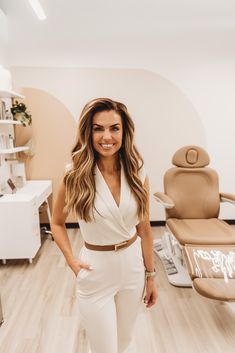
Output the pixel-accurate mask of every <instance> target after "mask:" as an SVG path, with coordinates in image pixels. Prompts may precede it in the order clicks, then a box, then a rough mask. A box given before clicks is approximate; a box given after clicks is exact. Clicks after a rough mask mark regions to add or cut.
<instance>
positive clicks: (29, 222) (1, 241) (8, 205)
mask: <svg viewBox="0 0 235 353" xmlns="http://www.w3.org/2000/svg"><path fill="white" fill-rule="evenodd" d="M51 192H52V182H51V181H50V180H31V181H27V182H26V185H25V186H24V187H23V188H21V189H19V190H17V192H16V194H12V195H4V196H2V197H0V259H1V260H3V262H4V263H5V262H6V260H7V259H25V258H26V259H29V261H30V262H32V259H33V258H34V256H35V255H36V253H37V251H38V250H39V248H40V246H41V237H40V223H39V206H40V205H41V203H43V202H44V201H47V198H48V196H49V195H50V194H51Z"/></svg>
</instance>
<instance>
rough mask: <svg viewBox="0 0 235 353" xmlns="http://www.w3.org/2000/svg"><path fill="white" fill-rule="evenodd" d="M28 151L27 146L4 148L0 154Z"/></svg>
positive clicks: (0, 150)
mask: <svg viewBox="0 0 235 353" xmlns="http://www.w3.org/2000/svg"><path fill="white" fill-rule="evenodd" d="M28 149H29V147H28V146H22V147H14V148H5V149H0V154H11V153H17V152H22V151H27V150H28Z"/></svg>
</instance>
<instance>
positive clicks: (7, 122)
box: [0, 119, 22, 125]
mask: <svg viewBox="0 0 235 353" xmlns="http://www.w3.org/2000/svg"><path fill="white" fill-rule="evenodd" d="M0 124H2V125H22V123H21V122H20V121H18V120H11V119H8V120H4V119H2V120H1V119H0Z"/></svg>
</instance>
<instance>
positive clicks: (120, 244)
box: [114, 240, 128, 251]
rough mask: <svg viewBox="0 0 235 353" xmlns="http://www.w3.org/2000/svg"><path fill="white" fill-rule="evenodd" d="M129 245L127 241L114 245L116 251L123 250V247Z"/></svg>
mask: <svg viewBox="0 0 235 353" xmlns="http://www.w3.org/2000/svg"><path fill="white" fill-rule="evenodd" d="M127 243H128V240H125V241H123V242H122V243H118V244H115V245H114V249H115V251H118V250H120V248H121V249H122V246H123V245H126V244H127Z"/></svg>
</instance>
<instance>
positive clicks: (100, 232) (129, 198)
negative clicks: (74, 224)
mask: <svg viewBox="0 0 235 353" xmlns="http://www.w3.org/2000/svg"><path fill="white" fill-rule="evenodd" d="M94 173H95V175H94V177H95V185H96V196H95V201H94V206H95V207H94V219H93V220H92V221H91V222H85V221H84V220H79V226H80V230H81V233H82V236H83V239H84V240H85V241H86V242H87V243H89V244H96V245H110V244H117V243H119V242H122V241H125V240H127V239H130V238H131V237H132V236H133V235H134V234H135V233H136V225H137V224H138V223H139V218H138V213H137V202H136V200H135V197H134V195H133V193H132V192H131V189H130V187H129V184H128V182H127V179H126V176H125V172H124V168H123V165H122V163H121V191H120V204H119V206H118V205H117V204H116V202H115V200H114V198H113V195H112V193H111V191H110V189H109V187H108V185H107V183H106V181H105V179H104V177H103V175H102V173H101V172H100V170H99V168H98V166H97V165H96V166H95V170H94ZM139 177H140V179H141V181H142V183H144V180H145V177H146V172H145V168H144V166H142V168H141V169H140V171H139Z"/></svg>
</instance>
